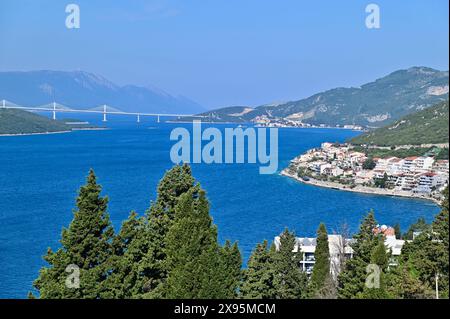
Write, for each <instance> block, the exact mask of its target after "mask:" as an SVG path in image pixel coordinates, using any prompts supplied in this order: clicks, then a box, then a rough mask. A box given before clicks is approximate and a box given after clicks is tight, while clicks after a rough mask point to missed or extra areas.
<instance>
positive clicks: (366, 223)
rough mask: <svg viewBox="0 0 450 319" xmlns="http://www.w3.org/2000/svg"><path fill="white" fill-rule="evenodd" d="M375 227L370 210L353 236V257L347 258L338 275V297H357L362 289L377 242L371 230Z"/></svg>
mask: <svg viewBox="0 0 450 319" xmlns="http://www.w3.org/2000/svg"><path fill="white" fill-rule="evenodd" d="M375 227H376V221H375V218H374V214H373V212H372V211H371V212H369V213H368V214H367V216H366V217H365V218H364V219H363V221H362V223H361V225H360V228H359V232H358V233H357V234H356V235H354V236H353V238H354V239H355V242H354V243H353V244H352V245H351V246H352V248H353V258H352V259H349V260H347V262H346V263H345V265H344V267H343V270H342V272H341V273H340V274H339V276H338V297H339V298H349V299H350V298H357V296H358V294H360V293H362V292H363V291H364V287H365V282H366V277H367V272H366V267H367V265H369V264H370V262H371V258H372V252H373V250H374V248H375V247H376V246H377V244H378V240H377V236H375V235H374V232H373V230H374V228H375Z"/></svg>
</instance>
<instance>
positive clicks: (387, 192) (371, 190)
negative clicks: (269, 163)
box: [280, 168, 440, 205]
mask: <svg viewBox="0 0 450 319" xmlns="http://www.w3.org/2000/svg"><path fill="white" fill-rule="evenodd" d="M280 175H282V176H286V177H289V178H292V179H295V180H296V181H298V182H301V183H304V184H308V185H313V186H319V187H325V188H332V189H336V190H342V191H347V192H355V193H363V194H372V195H384V196H397V197H407V198H415V199H424V200H429V201H432V202H434V203H436V204H438V205H440V202H439V201H438V200H437V199H435V198H432V197H429V196H423V195H418V194H414V193H411V192H406V191H398V190H391V189H383V188H375V187H366V186H355V187H353V188H350V187H348V186H346V185H343V184H339V183H334V182H325V181H319V180H316V179H314V178H309V179H308V180H304V179H302V178H300V177H298V176H296V175H294V174H291V173H289V172H288V169H287V168H285V169H283V170H282V171H281V172H280Z"/></svg>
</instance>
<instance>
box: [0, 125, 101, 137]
mask: <svg viewBox="0 0 450 319" xmlns="http://www.w3.org/2000/svg"><path fill="white" fill-rule="evenodd" d="M103 130H108V128H107V127H91V128H73V129H71V130H69V131H55V132H39V133H7V134H0V137H2V136H31V135H49V134H64V133H72V132H74V131H103Z"/></svg>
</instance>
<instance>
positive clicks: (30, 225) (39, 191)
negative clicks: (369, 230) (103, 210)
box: [0, 118, 439, 298]
mask: <svg viewBox="0 0 450 319" xmlns="http://www.w3.org/2000/svg"><path fill="white" fill-rule="evenodd" d="M108 125H109V126H111V129H109V130H104V131H77V132H73V133H67V134H52V135H36V136H16V137H0V298H26V295H27V292H28V291H30V290H31V289H32V281H33V280H34V279H35V278H36V277H37V275H38V271H39V268H40V267H41V266H43V265H44V264H45V263H44V261H43V260H42V255H43V254H45V252H46V250H47V247H52V248H53V249H56V248H58V247H59V242H58V240H59V238H60V234H61V229H62V227H65V226H67V225H68V223H69V222H70V220H71V219H72V209H73V208H74V207H75V197H76V194H77V190H78V188H79V187H80V186H81V185H82V184H83V183H84V180H85V176H86V175H87V173H88V170H89V168H93V169H94V170H95V172H96V174H97V176H98V180H99V183H100V184H101V185H102V186H103V194H105V195H108V196H109V199H110V202H109V213H110V215H111V219H112V221H113V224H114V226H115V228H116V229H118V227H120V224H121V222H122V221H123V220H124V219H126V218H127V216H128V215H129V213H130V211H131V210H135V211H137V212H138V213H140V214H143V213H144V212H145V210H146V209H147V208H148V207H149V205H150V201H151V200H154V199H155V196H156V187H157V184H158V181H159V180H160V179H161V178H162V176H163V175H164V172H165V170H167V169H169V168H170V167H171V166H172V165H173V164H172V163H171V161H170V155H169V154H170V148H171V146H172V145H173V144H174V142H173V141H170V139H169V136H170V132H171V130H172V129H173V128H174V127H179V126H184V127H186V128H189V127H190V126H189V125H188V124H168V123H154V122H150V121H143V122H141V123H140V124H139V125H138V124H136V123H133V122H132V121H121V120H119V119H114V118H112V119H110V123H108ZM217 127H219V128H220V129H222V130H223V129H224V128H225V127H235V125H217ZM356 134H358V133H357V132H354V131H350V130H342V129H291V128H285V129H280V130H279V161H280V162H279V170H281V169H282V168H284V167H285V166H287V165H288V163H289V160H290V159H292V158H293V157H295V156H297V155H298V154H300V153H302V152H304V151H306V150H307V149H310V148H312V147H317V146H319V145H320V143H321V142H324V141H331V142H335V141H345V140H346V139H348V138H350V137H352V136H355V135H356ZM258 167H259V166H258V165H256V164H212V165H206V164H194V165H192V169H193V174H194V176H195V177H196V179H197V180H198V181H199V182H200V183H201V186H202V187H203V188H204V189H206V191H207V196H208V198H209V200H210V202H211V215H212V216H213V218H214V222H215V223H216V224H217V225H218V231H219V239H220V240H221V242H223V241H224V240H225V239H230V240H231V241H238V242H239V247H240V249H241V251H242V253H243V258H244V261H246V260H247V259H248V256H249V254H250V253H251V250H252V249H253V248H254V246H255V245H256V243H257V242H261V241H262V240H264V239H267V240H269V241H271V240H273V237H274V236H276V235H278V234H279V233H281V231H283V229H284V228H285V227H288V228H289V229H291V230H294V231H295V232H296V233H297V235H298V236H314V235H315V231H316V229H317V227H318V225H319V223H320V222H325V223H326V225H327V228H328V230H329V232H333V230H335V231H337V230H339V228H340V227H341V226H342V225H343V224H347V225H348V226H349V229H350V231H352V232H354V231H356V230H357V228H358V225H359V222H360V220H361V219H362V217H363V216H364V215H365V214H366V213H367V212H368V211H369V210H371V209H373V210H374V211H375V216H376V218H377V220H378V222H379V223H380V224H388V225H393V224H395V223H397V222H398V223H400V225H401V227H402V230H403V231H405V230H406V229H407V227H408V226H409V225H410V224H411V223H413V222H415V221H416V220H417V219H418V218H419V217H424V218H425V219H426V220H427V221H431V220H432V218H433V216H434V215H435V214H437V213H438V211H439V207H438V206H437V205H435V204H433V203H432V202H428V201H423V200H415V199H407V198H394V197H385V196H378V195H368V194H357V193H351V192H343V191H338V190H333V189H325V188H318V187H314V186H310V185H304V184H301V183H298V182H296V181H293V180H291V179H288V178H286V177H282V176H280V175H278V174H273V175H260V174H259V169H258Z"/></svg>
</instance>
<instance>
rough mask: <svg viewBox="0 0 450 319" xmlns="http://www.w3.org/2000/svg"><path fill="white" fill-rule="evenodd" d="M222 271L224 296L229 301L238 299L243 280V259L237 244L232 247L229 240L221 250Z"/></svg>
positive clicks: (220, 272) (220, 273)
mask: <svg viewBox="0 0 450 319" xmlns="http://www.w3.org/2000/svg"><path fill="white" fill-rule="evenodd" d="M220 264H221V265H220V267H221V269H220V271H219V275H220V277H221V278H222V285H223V289H224V292H225V294H224V296H225V298H227V299H231V298H236V297H237V296H238V289H239V287H240V284H241V279H242V270H241V268H242V258H241V252H240V251H239V247H238V245H237V243H234V244H233V245H231V243H230V241H229V240H227V241H226V242H225V245H224V246H223V247H222V248H221V249H220Z"/></svg>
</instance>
